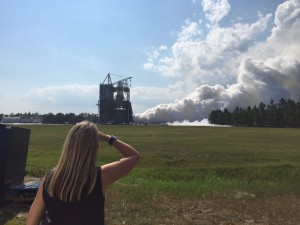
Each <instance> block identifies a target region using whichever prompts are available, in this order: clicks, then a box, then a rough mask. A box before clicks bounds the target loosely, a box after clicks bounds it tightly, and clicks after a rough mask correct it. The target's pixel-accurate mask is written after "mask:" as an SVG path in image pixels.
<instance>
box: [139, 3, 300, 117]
mask: <svg viewBox="0 0 300 225" xmlns="http://www.w3.org/2000/svg"><path fill="white" fill-rule="evenodd" d="M207 2H209V1H203V3H202V5H203V6H204V5H207V4H208V3H207ZM224 2H225V1H222V6H220V7H224V6H226V9H227V10H230V7H229V6H227V4H225V3H224ZM226 2H227V1H226ZM219 3H220V2H219ZM210 4H213V3H212V1H211V2H210ZM215 4H216V5H215V7H214V11H210V12H209V14H207V16H208V17H209V18H208V21H209V20H210V21H211V23H208V24H206V27H208V29H209V30H208V33H207V35H206V37H204V38H203V37H202V36H201V35H203V32H202V30H200V28H199V27H200V24H197V23H195V22H191V21H187V24H186V26H185V27H182V30H181V32H180V34H179V36H178V39H177V42H176V43H174V44H173V46H172V49H171V52H172V54H171V55H172V56H171V57H167V56H163V52H161V53H160V54H161V55H160V57H158V56H157V55H159V54H157V55H156V57H155V58H149V61H148V62H147V63H146V64H145V65H146V66H147V67H145V68H147V69H151V70H154V71H156V72H160V73H162V74H164V75H166V76H172V75H174V76H175V75H176V76H177V77H178V76H179V77H180V76H181V78H182V79H183V80H184V82H185V86H186V87H192V86H193V85H190V84H191V83H193V84H201V83H203V81H207V84H205V85H199V86H198V87H197V88H196V89H194V90H193V91H190V94H188V95H186V97H184V98H181V99H179V100H175V101H174V102H172V103H166V104H160V105H157V106H156V107H153V108H150V109H148V110H146V111H145V112H143V113H139V114H136V115H135V116H134V121H135V122H141V123H145V122H147V123H166V122H170V123H172V122H174V121H185V120H186V121H190V122H193V121H202V120H203V119H205V118H207V117H208V115H209V113H210V112H211V110H213V109H224V108H225V107H226V108H228V109H229V110H233V109H234V107H236V106H240V107H247V106H248V105H251V106H253V105H254V104H259V103H260V102H261V101H263V102H265V103H266V102H269V101H270V99H274V100H278V99H280V98H282V97H283V98H286V99H294V100H298V99H299V97H300V95H299V90H300V61H299V59H300V48H299V46H300V39H299V36H300V1H299V0H289V1H286V2H284V3H282V4H281V5H279V6H278V8H277V10H276V12H275V15H274V16H272V15H270V14H267V15H262V14H259V15H258V19H257V21H256V22H254V23H252V24H242V23H236V24H234V25H233V26H232V27H228V28H222V27H220V26H219V25H218V21H219V20H220V19H221V17H223V16H225V15H221V16H219V17H218V16H214V15H213V12H216V13H217V12H219V10H217V7H218V5H217V4H218V3H215ZM273 17H274V18H273ZM213 18H218V19H213ZM272 18H273V21H272V22H273V27H272V29H271V32H270V34H269V35H268V37H267V38H266V39H265V40H263V41H260V42H254V41H253V39H255V38H256V37H257V35H259V34H260V33H263V32H265V31H266V29H267V27H268V24H269V23H270V21H271V19H272ZM156 51H158V50H156ZM164 51H165V49H164ZM183 74H184V77H183ZM230 81H233V82H231V84H229V85H228V84H227V83H228V82H230ZM216 82H218V83H216ZM226 84H227V85H226Z"/></svg>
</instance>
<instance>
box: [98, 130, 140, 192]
mask: <svg viewBox="0 0 300 225" xmlns="http://www.w3.org/2000/svg"><path fill="white" fill-rule="evenodd" d="M99 137H100V141H106V142H109V140H110V138H111V136H110V135H106V134H104V133H101V132H99ZM112 146H113V147H115V148H116V149H117V150H118V151H119V152H120V153H121V154H122V156H123V158H122V159H121V160H120V161H116V162H112V163H109V164H106V165H103V166H101V175H102V190H103V194H104V195H105V194H106V191H107V189H108V187H109V185H111V184H112V183H114V182H115V181H117V180H119V179H121V178H122V177H124V176H125V175H127V174H128V173H129V172H130V171H131V170H132V169H133V168H134V167H135V165H136V164H137V163H138V161H139V159H140V154H139V153H138V152H137V151H136V150H135V149H134V148H133V147H132V146H130V145H129V144H127V143H125V142H123V141H120V140H115V141H114V142H113V143H112Z"/></svg>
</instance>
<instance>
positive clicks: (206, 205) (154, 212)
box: [107, 192, 300, 225]
mask: <svg viewBox="0 0 300 225" xmlns="http://www.w3.org/2000/svg"><path fill="white" fill-rule="evenodd" d="M120 203H121V204H119V205H118V204H117V202H109V201H108V207H107V208H108V209H107V222H108V223H107V224H112V225H117V224H130V225H133V224H139V225H140V224H177V225H187V224H191V225H195V224H198V225H211V224H218V225H271V224H272V225H277V224H278V225H298V224H300V210H299V209H300V198H299V197H296V196H276V197H263V198H257V197H255V196H254V195H251V194H248V193H242V192H236V193H235V194H234V195H233V196H230V197H218V198H216V197H214V198H212V197H209V198H206V197H203V198H200V199H188V200H187V199H183V200H178V199H171V198H166V197H157V198H153V200H152V201H151V202H148V203H145V204H143V202H140V203H138V204H131V203H127V202H126V201H124V200H122V201H121V202H120Z"/></svg>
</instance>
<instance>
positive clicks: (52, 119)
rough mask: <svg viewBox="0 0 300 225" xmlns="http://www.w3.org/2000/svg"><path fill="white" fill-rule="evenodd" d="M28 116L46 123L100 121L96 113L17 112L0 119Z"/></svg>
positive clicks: (0, 116) (0, 115)
mask: <svg viewBox="0 0 300 225" xmlns="http://www.w3.org/2000/svg"><path fill="white" fill-rule="evenodd" d="M8 116H9V117H26V118H40V119H41V122H42V123H45V124H65V123H69V124H75V123H78V122H80V121H83V120H88V121H91V122H94V123H97V122H98V114H94V113H80V114H78V115H76V114H75V113H66V114H64V113H56V114H53V113H47V114H39V113H30V112H29V113H16V114H13V113H11V114H8V115H4V114H0V121H1V120H2V117H8Z"/></svg>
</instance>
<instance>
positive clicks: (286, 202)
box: [0, 125, 300, 225]
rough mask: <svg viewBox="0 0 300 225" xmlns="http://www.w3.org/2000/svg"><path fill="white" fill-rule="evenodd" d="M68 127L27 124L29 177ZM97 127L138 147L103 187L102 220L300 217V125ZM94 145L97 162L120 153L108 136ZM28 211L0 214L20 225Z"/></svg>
mask: <svg viewBox="0 0 300 225" xmlns="http://www.w3.org/2000/svg"><path fill="white" fill-rule="evenodd" d="M27 127H28V126H27ZM70 127H71V126H70V125H39V126H29V128H31V138H30V146H29V154H28V159H27V167H26V176H27V178H28V179H30V178H31V177H42V176H43V175H44V174H45V172H46V171H47V170H48V169H50V168H52V167H54V166H55V164H56V163H57V161H58V159H59V156H60V152H61V147H62V144H63V141H64V138H65V136H66V134H67V132H68V130H69V129H70ZM99 129H100V130H102V131H103V132H105V133H108V134H114V135H116V136H118V137H119V138H120V139H121V140H124V141H126V142H128V143H129V144H131V145H133V146H134V147H135V148H136V149H137V150H138V151H139V152H140V153H141V154H142V159H141V161H140V163H139V165H138V167H137V168H136V169H135V170H134V171H133V172H132V173H131V174H130V175H129V176H127V177H126V178H124V179H122V180H121V181H119V182H118V183H116V184H114V185H113V186H112V188H111V189H110V190H109V192H108V195H107V205H106V206H107V207H106V215H107V219H106V221H107V224H228V225H229V224H299V223H298V222H297V221H300V213H299V208H300V148H299V146H300V129H274V128H236V127H171V126H154V125H148V126H99ZM100 148H101V150H100V153H99V157H98V162H99V164H104V163H107V162H110V161H113V160H118V159H119V158H120V154H119V153H118V152H117V151H116V150H115V149H114V148H112V147H110V146H108V145H107V144H106V143H105V144H103V145H102V146H101V147H100ZM26 210H28V206H27V208H26V207H25V209H22V210H19V211H20V212H21V213H20V212H18V210H11V212H9V209H5V210H2V211H0V216H1V217H3V218H4V217H5V216H6V218H7V219H5V223H4V222H3V223H4V224H7V225H9V224H15V225H16V224H24V221H25V217H26ZM8 215H9V216H8ZM3 221H4V219H3ZM0 224H1V220H0Z"/></svg>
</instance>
